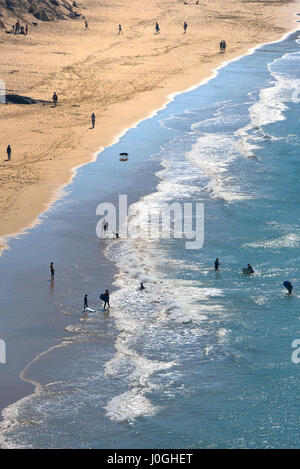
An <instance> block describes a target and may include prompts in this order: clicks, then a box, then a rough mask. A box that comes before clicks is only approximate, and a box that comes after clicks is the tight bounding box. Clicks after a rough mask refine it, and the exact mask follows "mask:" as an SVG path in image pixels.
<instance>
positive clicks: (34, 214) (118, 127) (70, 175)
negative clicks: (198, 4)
mask: <svg viewBox="0 0 300 469" xmlns="http://www.w3.org/2000/svg"><path fill="white" fill-rule="evenodd" d="M297 7H298V2H293V3H289V4H287V5H283V6H280V7H278V9H277V13H278V18H277V19H278V21H279V19H280V21H281V27H284V28H285V29H286V32H284V33H283V34H281V36H280V38H278V39H275V40H270V41H265V42H260V43H258V44H256V45H253V46H250V47H249V48H247V49H243V48H241V50H239V51H237V52H229V51H228V52H226V55H227V56H228V55H229V56H230V57H229V58H228V59H226V60H223V61H222V62H221V63H218V62H219V59H220V55H219V54H218V55H217V57H218V60H213V63H212V62H209V63H206V69H205V71H204V72H203V71H202V70H201V71H200V67H199V69H198V68H197V69H195V67H193V68H192V69H191V70H190V72H191V73H189V74H188V76H189V78H188V79H187V78H185V77H182V76H180V75H179V76H178V75H175V77H174V78H172V79H171V78H170V79H167V81H166V83H165V84H164V85H163V86H162V87H159V88H158V87H154V89H153V90H151V91H143V92H142V93H141V95H139V94H137V95H135V96H134V97H133V98H132V99H131V101H130V105H131V107H132V106H133V108H134V111H135V112H134V117H133V118H132V117H131V118H128V117H127V115H126V118H125V116H123V115H122V116H121V118H120V117H119V116H118V119H117V118H116V115H118V109H119V108H120V106H121V105H122V102H117V103H114V104H112V105H110V104H108V109H109V111H108V113H107V114H110V115H112V116H110V117H109V119H110V120H111V121H112V122H111V126H109V131H108V132H106V135H104V136H103V135H98V133H97V125H98V124H96V128H95V130H96V133H95V134H94V136H93V137H91V138H89V136H87V135H86V136H85V137H84V138H85V140H84V144H83V145H84V147H85V151H83V149H82V148H81V149H79V150H75V151H74V150H73V151H72V152H71V154H72V156H73V154H74V155H75V159H76V160H77V159H78V160H79V161H78V162H77V163H76V164H75V165H73V166H70V165H69V164H64V170H63V175H60V177H59V178H57V177H56V183H54V187H51V188H49V187H47V186H46V187H45V186H43V187H41V186H40V185H38V186H37V187H35V186H34V185H33V186H30V187H29V188H26V189H25V191H23V193H22V194H21V195H20V197H19V200H18V205H19V209H17V213H15V215H16V216H15V217H14V220H13V221H12V222H11V221H10V222H8V223H5V221H3V224H2V230H0V255H1V252H2V251H3V250H4V249H9V241H10V239H12V238H15V237H18V236H22V235H24V234H26V233H27V231H28V230H30V229H31V228H33V227H34V226H36V225H37V224H39V223H40V222H41V215H43V214H44V213H46V212H47V211H48V210H49V209H50V208H51V206H52V205H53V203H55V202H56V201H57V200H60V199H61V198H63V197H64V194H65V193H66V190H67V186H68V185H69V184H70V183H71V182H72V180H73V179H74V177H76V174H77V172H78V169H79V168H81V167H82V166H84V165H85V164H89V163H91V162H93V161H95V160H96V159H97V158H98V157H100V155H101V153H102V152H103V150H104V149H105V148H107V147H109V146H111V145H113V144H114V143H116V142H118V141H119V139H120V138H121V137H122V136H123V135H124V134H125V133H126V132H127V131H128V130H129V129H130V128H134V127H136V126H137V125H138V124H139V123H140V122H142V121H143V120H145V119H148V118H151V117H152V116H154V115H155V114H156V113H157V112H158V111H159V110H161V109H164V108H165V107H166V106H167V105H168V103H169V102H171V101H172V100H173V99H174V98H175V97H176V96H177V95H178V94H181V93H184V92H187V91H190V90H192V89H195V88H197V87H199V86H201V85H202V84H205V83H207V81H209V80H211V79H212V78H214V77H215V76H216V75H217V74H218V70H220V69H222V68H223V67H225V66H226V65H227V64H228V63H230V62H231V61H235V60H239V59H240V58H241V57H243V56H245V55H248V54H251V53H253V52H254V51H255V50H256V49H257V48H259V47H261V46H263V45H264V44H269V43H275V42H280V41H281V40H283V39H284V38H285V37H286V36H288V35H289V34H291V33H293V32H295V31H297V30H298V28H295V24H296V19H295V16H296V15H297V13H296V11H297V10H298V8H297ZM283 8H285V10H284V11H285V12H286V14H285V15H284V17H283V18H282V17H280V11H281V10H283ZM287 10H288V12H287ZM290 10H291V11H290ZM199 75H200V76H199ZM201 75H202V76H201ZM196 77H197V78H196ZM153 97H154V98H155V99H154V101H155V103H153ZM149 101H151V105H149ZM141 108H146V111H144V110H143V111H142V112H141V111H140V109H141ZM148 108H149V110H148ZM115 109H116V112H115ZM137 109H138V112H136V111H137ZM136 114H137V115H136ZM106 117H107V116H106ZM125 122H126V123H125ZM101 124H102V122H101V117H100V126H101ZM106 130H107V129H106ZM95 148H96V149H95ZM33 201H34V204H35V205H34V206H32V203H33ZM25 207H26V208H25ZM24 208H25V209H24ZM20 211H22V216H17V215H18V214H19V212H20ZM19 215H20V214H19Z"/></svg>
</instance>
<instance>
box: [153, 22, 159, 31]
mask: <svg viewBox="0 0 300 469" xmlns="http://www.w3.org/2000/svg"><path fill="white" fill-rule="evenodd" d="M159 33H160V29H159V24H158V22H157V21H156V23H155V33H154V34H159Z"/></svg>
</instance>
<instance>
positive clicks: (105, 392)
mask: <svg viewBox="0 0 300 469" xmlns="http://www.w3.org/2000/svg"><path fill="white" fill-rule="evenodd" d="M297 37H298V34H297V33H294V34H292V35H291V36H290V37H288V38H287V39H285V40H283V41H282V42H279V43H274V44H269V45H266V46H263V47H261V48H260V49H258V50H256V51H255V52H254V53H253V54H252V55H249V56H246V57H244V58H242V59H240V60H238V61H234V62H232V63H230V64H228V65H227V66H226V67H225V68H223V69H221V70H220V72H219V74H218V76H217V77H216V78H214V79H212V80H211V81H209V82H208V83H207V84H205V85H203V86H201V87H199V88H197V89H196V90H193V91H190V92H187V93H183V94H181V95H178V96H177V97H176V98H175V100H174V101H173V102H171V103H170V104H169V105H168V106H167V107H166V109H164V110H162V111H160V112H159V113H158V114H157V115H156V116H154V117H153V118H151V119H148V120H146V121H143V122H142V123H140V124H139V125H138V126H137V128H135V129H131V130H129V131H128V132H127V133H126V135H125V136H124V137H122V139H121V140H120V142H119V143H118V144H116V145H114V146H112V147H110V148H108V149H106V150H105V151H104V152H103V153H102V154H101V157H100V158H99V159H98V161H97V162H95V163H92V164H90V165H87V166H85V167H83V168H82V169H81V170H80V171H79V174H78V176H77V177H76V179H75V180H74V182H73V183H72V185H71V186H70V193H69V194H68V196H67V197H66V198H64V199H63V200H62V201H61V202H59V203H57V204H55V205H54V207H53V209H52V210H51V211H50V212H49V213H48V214H47V215H46V216H45V217H44V220H43V223H42V224H41V225H40V226H38V227H36V228H35V229H33V230H30V232H29V234H28V235H27V236H25V237H22V238H21V239H20V240H15V241H13V242H12V243H11V251H9V252H7V253H5V255H4V256H3V259H1V264H2V266H1V265H0V269H1V270H2V272H1V275H2V274H3V272H4V271H5V269H6V271H8V266H11V269H12V273H13V275H14V278H15V270H14V269H15V267H16V266H18V259H19V255H20V253H21V252H22V256H25V262H24V261H23V265H24V264H25V265H26V266H27V265H29V266H31V265H33V266H34V267H30V269H32V270H33V271H34V272H32V275H30V282H29V280H28V284H26V282H25V280H24V278H25V279H26V276H27V275H26V274H27V269H24V271H23V270H17V272H18V275H19V276H20V277H19V279H20V280H22V282H25V285H26V286H24V288H23V289H22V291H21V293H20V292H19V288H18V285H20V281H19V282H18V284H14V283H13V280H12V278H13V277H10V276H9V274H8V278H7V284H6V285H5V291H4V292H3V298H6V304H7V307H9V308H10V317H13V318H14V317H15V319H14V320H15V321H18V324H21V326H22V327H20V334H19V335H20V341H21V345H22V350H24V354H25V355H24V362H26V363H28V362H29V361H30V360H32V359H33V358H34V356H35V354H34V350H33V349H31V351H30V352H31V353H30V354H29V353H28V347H27V343H26V340H24V330H26V323H25V320H24V315H25V317H26V321H27V322H29V323H30V332H29V333H28V336H29V338H30V340H31V343H32V329H31V328H32V325H33V324H34V325H35V327H37V318H39V321H40V322H41V325H39V323H38V326H39V327H37V330H36V340H37V341H38V342H39V343H38V346H37V348H38V347H40V337H41V336H42V337H44V339H45V342H46V343H47V346H51V345H60V344H61V342H60V341H55V333H56V331H57V328H59V326H60V325H61V326H62V327H64V326H65V320H66V315H70V316H69V317H70V322H69V323H68V325H67V327H66V331H65V339H64V340H63V342H62V346H61V347H57V348H53V349H52V350H51V351H50V352H49V353H46V354H44V355H42V356H40V357H39V358H38V359H37V360H36V361H35V362H34V363H33V364H32V365H31V366H29V367H28V368H27V369H26V372H25V377H26V379H28V380H30V381H34V382H38V383H40V384H39V386H38V394H35V395H32V396H29V397H28V398H26V399H25V400H23V401H22V402H20V403H18V404H16V405H12V406H11V407H9V408H8V409H6V411H5V416H6V420H5V421H4V425H5V428H4V429H3V430H2V444H3V446H20V447H35V448H36V447H85V448H88V447H90V448H143V447H144V448H161V447H163V448H172V447H177V448H178V447H181V448H233V447H235V448H237V447H239V448H254V447H258V448H298V447H299V416H300V411H299V403H298V400H297V397H298V393H297V386H298V385H299V370H300V368H299V367H300V365H296V364H294V363H293V362H292V360H291V355H292V348H291V344H292V341H293V340H294V339H296V338H299V336H300V326H299V305H300V303H299V298H300V297H299V293H298V285H299V273H298V271H299V269H297V267H298V263H299V260H300V256H299V249H298V248H299V244H300V225H299V221H298V218H299V208H298V199H299V174H300V163H299V155H298V153H299V144H300V132H299V117H298V116H299V103H300V50H299V40H298V39H297ZM154 135H155V138H153V136H154ZM124 150H125V151H128V152H129V155H130V158H129V161H128V162H127V163H126V164H121V165H120V163H119V162H118V159H117V155H118V153H119V152H120V151H124ZM155 171H156V178H155V177H154V176H153V173H154V172H155ZM118 194H128V195H129V202H130V203H134V204H135V205H134V206H135V208H136V209H140V210H141V211H142V213H145V210H146V207H148V206H149V205H151V206H152V207H153V208H154V209H155V210H156V211H157V210H159V208H160V207H161V204H162V203H163V202H166V201H167V202H180V203H181V204H182V203H185V202H193V203H195V202H201V203H204V209H205V240H204V246H203V248H202V249H199V250H187V249H186V246H185V240H184V239H171V240H170V239H169V240H168V239H163V240H149V239H147V229H148V225H147V219H146V218H144V219H143V225H142V227H141V228H142V231H141V235H142V236H141V237H138V238H137V239H127V240H119V241H116V240H114V241H104V242H103V241H99V240H97V238H96V236H95V227H96V223H97V221H98V217H97V216H96V215H95V210H96V206H97V204H98V203H100V202H103V201H109V202H110V201H112V202H114V203H116V201H117V196H118ZM145 194H148V195H145ZM130 226H131V228H132V229H133V230H134V229H135V228H136V219H135V218H134V217H133V218H132V219H131V221H130ZM103 249H104V250H105V258H103V254H102V253H103ZM49 252H51V259H49ZM216 257H219V258H220V261H221V267H220V272H219V273H216V272H214V270H213V262H214V260H215V258H216ZM23 258H24V257H22V259H23ZM53 258H54V259H55V260H56V263H58V265H59V266H60V267H59V273H58V278H57V280H55V288H54V290H53V291H51V290H50V292H49V293H48V297H47V302H46V305H45V295H46V294H47V293H46V291H47V290H46V289H48V290H49V285H48V284H47V286H46V285H45V281H44V280H40V288H39V295H40V296H39V297H38V303H39V304H43V305H44V306H43V318H44V319H45V317H46V319H47V320H48V323H49V324H51V323H52V321H53V322H55V328H54V329H53V334H52V337H50V338H49V336H48V334H47V332H46V331H45V330H44V329H43V327H42V323H43V321H42V318H41V316H40V315H39V309H38V308H35V309H34V311H33V312H32V308H33V304H35V301H33V298H32V295H30V294H29V295H28V288H29V291H30V288H34V292H35V288H36V286H34V287H32V279H34V280H35V285H36V283H37V282H38V279H39V278H43V274H42V269H43V268H44V265H46V264H47V263H48V259H49V261H50V260H53ZM29 259H30V260H31V262H29ZM32 260H33V261H34V262H32ZM247 263H251V264H252V266H253V267H254V269H255V274H254V275H253V276H244V275H243V274H242V273H241V269H242V267H245V266H246V265H247ZM103 270H105V271H103ZM115 273H116V277H115V281H114V288H115V291H114V292H113V294H112V296H111V304H112V307H111V309H110V312H109V314H107V313H105V314H104V313H103V312H102V311H101V309H100V308H98V306H99V305H97V298H98V296H99V293H100V292H99V289H102V291H103V289H104V288H106V287H107V285H109V283H110V279H112V277H113V275H114V274H115ZM286 279H289V280H290V281H291V282H292V283H293V284H294V286H295V290H294V294H293V295H292V296H291V297H289V296H288V295H287V294H286V292H285V291H284V289H283V286H282V282H283V281H284V280H286ZM140 281H143V282H144V283H145V286H146V290H145V291H144V292H142V293H140V292H139V291H138V285H139V282H140ZM22 284H23V283H22ZM41 285H43V287H42V288H41ZM2 287H3V285H2ZM13 288H14V290H13ZM12 291H14V292H17V293H16V295H17V296H16V298H15V299H14V301H13V302H12V301H11V297H10V296H9V293H10V292H12ZM24 292H27V296H25V300H24V301H25V302H24V304H22V302H21V299H22V295H24V294H25V293H24ZM86 292H87V293H88V294H89V298H90V302H91V307H93V306H94V305H96V307H97V312H96V313H95V314H93V315H90V316H89V317H80V314H79V313H80V308H79V306H78V305H79V304H80V305H81V302H82V298H83V295H84V293H86ZM36 294H37V293H35V294H34V299H35V298H36V297H35V295H36ZM93 302H94V304H93ZM12 305H13V306H12ZM50 314H51V318H49V315H50ZM22 317H23V319H22ZM20 318H21V319H20ZM19 321H21V323H20V322H19ZM28 327H29V326H28ZM53 327H54V326H53ZM51 330H52V329H51V327H50V331H51ZM5 331H7V342H8V339H9V338H10V337H13V335H14V333H15V332H14V331H15V329H14V322H13V320H11V321H8V322H7V323H6V329H4V332H5ZM42 331H43V332H42ZM50 336H51V334H50ZM4 338H6V337H5V336H4ZM22 341H23V342H22ZM8 343H9V342H8ZM45 349H46V347H45ZM28 355H31V357H30V360H29V359H28ZM15 360H16V363H17V362H18V360H17V356H16V358H15ZM26 363H25V364H26ZM24 366H25V365H24Z"/></svg>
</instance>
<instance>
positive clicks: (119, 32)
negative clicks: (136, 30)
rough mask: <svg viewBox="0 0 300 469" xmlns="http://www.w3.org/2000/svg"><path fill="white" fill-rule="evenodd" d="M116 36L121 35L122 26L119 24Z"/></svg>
mask: <svg viewBox="0 0 300 469" xmlns="http://www.w3.org/2000/svg"><path fill="white" fill-rule="evenodd" d="M118 34H123V31H122V25H121V24H119V26H118Z"/></svg>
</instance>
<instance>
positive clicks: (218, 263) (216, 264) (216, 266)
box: [215, 257, 221, 271]
mask: <svg viewBox="0 0 300 469" xmlns="http://www.w3.org/2000/svg"><path fill="white" fill-rule="evenodd" d="M219 265H221V263H220V262H219V258H218V257H217V259H216V260H215V271H217V270H219Z"/></svg>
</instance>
